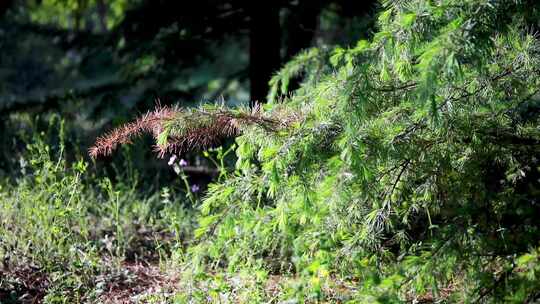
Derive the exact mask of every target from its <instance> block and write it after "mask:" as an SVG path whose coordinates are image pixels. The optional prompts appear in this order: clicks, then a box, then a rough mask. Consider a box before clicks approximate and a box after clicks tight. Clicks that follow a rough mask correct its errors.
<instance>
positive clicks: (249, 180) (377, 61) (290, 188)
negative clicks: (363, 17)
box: [91, 0, 540, 303]
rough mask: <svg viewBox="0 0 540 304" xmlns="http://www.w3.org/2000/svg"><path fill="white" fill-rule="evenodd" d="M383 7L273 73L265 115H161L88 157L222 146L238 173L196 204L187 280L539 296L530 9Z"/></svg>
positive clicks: (533, 13)
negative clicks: (359, 31) (329, 44)
mask: <svg viewBox="0 0 540 304" xmlns="http://www.w3.org/2000/svg"><path fill="white" fill-rule="evenodd" d="M382 7H383V9H382V11H381V13H380V15H379V21H378V26H379V27H378V31H377V32H376V33H375V34H374V36H373V39H372V40H370V41H366V40H362V41H359V42H358V43H357V45H355V46H353V47H350V48H343V47H336V48H334V49H333V51H331V52H328V51H325V50H318V49H313V50H308V51H305V52H304V53H302V54H300V55H299V56H298V57H297V58H296V59H294V60H293V61H291V62H290V63H288V64H287V65H285V67H284V69H283V70H281V71H280V72H278V73H277V74H276V76H275V77H274V78H273V79H272V81H271V82H270V83H271V84H272V89H271V92H270V94H269V100H268V104H265V105H264V106H262V107H256V108H255V109H253V110H247V109H226V108H224V107H223V106H210V105H208V106H204V107H202V108H201V109H198V110H189V111H186V110H183V109H180V108H164V109H158V110H157V112H156V113H162V112H163V111H165V112H166V113H167V114H168V115H167V116H166V117H162V116H160V117H154V118H155V119H153V120H152V121H151V123H146V122H145V121H146V120H145V119H146V118H147V117H148V116H146V117H143V118H141V119H140V120H138V121H137V122H135V123H134V124H132V125H127V126H126V127H124V128H121V129H119V130H118V131H115V132H113V133H112V135H110V136H105V137H103V138H101V139H99V140H98V142H97V145H96V147H94V148H93V149H92V150H91V153H92V155H93V156H98V155H100V154H108V153H110V152H111V151H112V149H113V148H114V147H115V146H116V145H117V144H120V143H125V142H128V140H129V138H130V136H132V135H136V134H137V133H139V132H140V131H150V132H151V133H152V134H153V135H154V137H155V139H156V150H157V151H158V152H160V155H161V156H163V155H164V154H167V153H177V152H179V151H181V150H182V149H184V148H186V147H187V148H201V149H205V148H207V147H208V146H212V145H215V144H218V143H219V140H220V139H222V138H223V137H226V136H237V137H236V144H237V146H238V147H237V149H236V156H237V163H236V166H235V168H234V169H233V170H229V172H228V174H227V178H226V179H224V180H223V181H221V182H219V183H215V184H213V185H211V186H210V187H209V189H208V193H207V196H206V198H205V199H204V200H203V201H202V203H201V204H200V206H199V210H200V214H199V216H198V227H197V229H196V230H195V241H194V244H193V245H192V246H191V247H190V248H189V250H188V254H187V258H186V262H187V263H188V264H189V266H190V267H193V268H194V269H195V270H196V272H197V271H199V272H204V271H221V270H223V269H226V270H227V271H228V272H229V273H238V272H240V271H242V270H243V269H246V268H250V267H253V269H256V268H257V267H262V269H264V271H266V272H267V273H269V274H289V275H294V276H296V277H299V278H301V282H302V283H301V284H304V285H303V286H304V287H302V288H299V289H297V290H296V291H295V292H293V294H291V295H290V297H293V298H295V297H296V298H297V299H300V301H318V300H331V298H330V294H329V293H328V292H325V291H324V288H322V286H323V285H324V282H325V281H333V282H338V281H340V280H344V281H345V282H347V284H348V285H349V286H350V285H352V286H353V287H352V288H350V289H349V291H350V292H348V293H347V292H345V296H344V297H345V299H346V300H351V301H353V302H358V303H363V302H375V301H379V302H401V301H433V300H437V301H449V302H454V301H464V302H505V301H515V302H524V301H525V302H527V301H531V302H532V301H535V300H538V298H539V297H540V280H539V279H538V277H537V274H538V269H539V266H538V263H537V262H538V253H537V251H538V248H539V246H540V243H539V241H540V237H539V234H538V233H539V228H540V226H539V222H538V220H537V218H536V217H537V215H538V214H540V212H539V211H540V210H539V208H540V207H539V206H540V205H539V201H538V198H539V197H540V196H539V195H538V194H539V190H540V171H539V167H540V161H539V159H538V155H539V152H540V129H539V117H538V114H539V113H540V111H538V109H539V104H540V103H539V102H540V101H539V99H538V98H539V91H540V82H539V81H540V77H539V76H540V71H539V70H538V65H539V63H540V53H539V52H540V47H539V41H538V38H537V36H536V35H535V33H531V32H530V31H529V28H530V26H531V23H530V22H531V20H536V19H535V18H537V17H538V10H539V7H538V4H537V3H536V2H534V1H484V0H467V1H454V0H441V1H425V0H414V1H383V3H382ZM302 73H304V76H305V80H304V82H303V84H302V85H301V87H300V88H299V89H298V90H296V91H295V92H294V93H293V94H292V95H290V96H289V97H286V96H287V94H288V82H289V79H290V78H291V77H294V76H297V75H299V74H302ZM141 124H142V125H144V126H151V128H148V127H145V128H146V129H141V128H138V129H133V128H132V127H133V126H141ZM119 134H120V135H121V136H118V135H119ZM261 265H262V266H261ZM285 294H286V293H284V295H285Z"/></svg>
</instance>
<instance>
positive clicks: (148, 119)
mask: <svg viewBox="0 0 540 304" xmlns="http://www.w3.org/2000/svg"><path fill="white" fill-rule="evenodd" d="M288 123H289V122H288V120H279V119H276V118H273V117H270V116H268V117H267V116H264V115H263V114H262V110H261V108H260V107H259V106H258V105H257V106H255V107H254V108H253V109H251V110H246V109H238V110H233V109H227V108H225V107H223V106H221V107H212V106H206V107H202V108H197V109H184V108H177V107H169V106H159V105H158V106H157V108H156V109H155V110H154V111H151V112H148V113H146V114H145V115H143V116H141V117H140V118H138V119H136V120H135V121H133V122H130V123H127V124H125V125H123V126H121V127H119V128H116V129H114V130H112V131H110V132H109V133H107V134H105V135H104V136H101V137H99V138H98V139H97V140H96V143H95V144H94V146H93V147H91V148H90V149H89V154H90V156H91V157H92V158H97V157H98V156H107V155H110V154H112V152H113V151H114V150H115V149H116V148H117V146H118V145H122V144H129V143H131V141H132V139H133V138H134V137H137V136H140V135H142V134H143V133H149V134H151V135H152V137H154V139H155V140H156V145H155V146H154V150H155V151H156V152H157V153H158V154H159V156H160V157H163V156H164V155H165V154H166V153H176V152H181V151H186V150H197V149H207V148H210V147H212V146H215V145H218V144H219V143H220V142H221V141H222V140H223V139H225V138H230V137H235V136H238V135H240V134H241V133H242V130H243V129H244V128H246V127H248V126H257V127H259V128H261V129H262V130H265V131H267V132H274V131H277V130H278V129H279V128H281V127H284V126H286V125H287V124H288Z"/></svg>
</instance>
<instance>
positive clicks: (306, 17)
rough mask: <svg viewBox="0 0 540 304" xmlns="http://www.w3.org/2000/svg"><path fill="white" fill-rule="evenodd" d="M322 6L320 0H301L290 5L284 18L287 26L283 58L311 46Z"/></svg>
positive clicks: (288, 57) (286, 58)
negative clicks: (295, 4)
mask: <svg viewBox="0 0 540 304" xmlns="http://www.w3.org/2000/svg"><path fill="white" fill-rule="evenodd" d="M322 8H323V1H322V0H303V1H300V2H299V4H298V5H297V6H294V7H291V9H290V12H289V14H288V15H287V17H286V19H285V20H284V23H285V27H286V28H287V39H286V43H285V47H286V51H285V58H284V59H285V60H289V59H291V57H293V56H294V55H296V54H298V52H300V51H301V50H303V49H305V48H308V47H310V46H311V44H312V42H313V37H314V35H315V31H316V30H317V26H318V21H319V15H320V14H321V10H322Z"/></svg>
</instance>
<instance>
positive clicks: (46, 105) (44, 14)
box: [0, 0, 376, 182]
mask: <svg viewBox="0 0 540 304" xmlns="http://www.w3.org/2000/svg"><path fill="white" fill-rule="evenodd" d="M375 6H376V4H375V1H355V0H333V1H322V0H296V1H290V0H279V1H249V0H231V1H222V0H198V1H178V0H138V1H135V0H133V1H129V0H114V1H106V0H7V1H6V0H4V1H0V137H1V139H0V143H1V149H0V150H1V151H0V176H2V175H14V174H17V172H18V168H19V165H20V164H19V163H20V161H21V156H20V155H19V153H21V151H22V150H24V146H25V144H26V143H27V142H28V141H31V137H32V136H33V135H32V134H35V133H36V132H37V131H48V133H47V134H50V133H51V135H50V141H51V143H52V145H53V146H54V143H55V141H56V140H57V139H55V138H56V137H58V136H56V135H55V134H54V133H55V131H57V130H48V128H50V127H48V126H49V125H50V124H49V123H48V122H49V121H50V119H51V117H54V116H55V115H56V116H57V117H61V118H63V119H64V120H65V121H66V130H67V135H66V136H67V137H68V141H67V143H68V145H67V151H69V155H71V156H72V157H73V158H74V159H75V158H77V157H79V156H81V157H82V156H83V155H84V157H86V156H85V155H86V153H85V152H86V149H87V148H88V147H89V146H90V145H91V143H92V141H93V140H94V139H95V137H96V136H97V135H98V134H101V133H102V132H104V131H105V130H108V129H110V128H112V127H114V126H117V125H119V124H121V123H123V122H125V121H127V120H129V119H132V118H134V117H135V116H137V115H139V114H141V113H144V112H146V111H148V110H149V109H151V108H153V107H154V105H155V103H156V101H157V100H159V102H160V103H161V104H179V105H182V106H195V105H198V104H200V103H201V102H209V101H210V102H213V101H216V100H223V101H225V102H226V103H228V104H230V105H239V104H248V103H250V101H251V102H253V101H259V102H264V101H265V97H266V94H267V91H268V81H269V79H270V78H271V76H272V74H273V73H275V72H276V71H277V70H278V69H279V68H280V66H281V65H282V64H283V63H284V62H286V61H287V60H289V59H290V58H291V57H292V56H294V55H295V54H297V53H298V52H299V51H300V50H302V49H305V48H308V47H310V46H314V45H317V46H325V45H328V46H332V45H334V44H341V45H348V44H352V43H355V42H356V41H357V39H358V38H360V37H367V36H369V35H370V33H371V32H372V30H373V25H374V20H373V19H374V18H373V12H374V10H375ZM294 87H295V84H294V83H293V85H292V86H291V89H294ZM141 141H146V142H147V144H148V143H150V141H149V139H142V140H141ZM151 154H152V152H151V149H150V148H148V145H134V146H132V147H129V148H124V150H123V152H120V153H118V155H115V156H113V157H112V158H107V159H101V160H99V161H98V162H97V166H100V167H103V168H105V169H106V170H108V171H111V170H113V171H114V168H115V167H116V168H117V167H122V166H123V165H124V164H125V163H126V161H129V162H130V163H131V164H133V165H134V167H136V168H139V170H140V171H141V172H142V176H143V179H145V180H148V181H151V182H156V181H157V180H159V179H160V178H161V177H160V176H162V175H163V170H161V169H162V167H163V166H164V164H162V163H160V162H156V161H151V162H149V161H148V159H150V158H152V157H153V156H152V155H151ZM185 157H186V158H189V159H191V160H192V161H193V162H195V161H196V159H197V157H196V156H195V155H186V156H185ZM197 164H198V165H200V164H199V163H198V162H197ZM121 171H122V170H121ZM201 172H203V173H201ZM205 172H206V171H204V170H202V171H201V170H196V171H195V172H194V174H199V175H203V176H200V178H203V179H204V178H210V176H205V175H208V174H207V173H205ZM165 175H167V174H165ZM163 178H170V176H164V177H163Z"/></svg>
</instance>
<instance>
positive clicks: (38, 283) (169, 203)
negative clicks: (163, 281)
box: [0, 120, 193, 303]
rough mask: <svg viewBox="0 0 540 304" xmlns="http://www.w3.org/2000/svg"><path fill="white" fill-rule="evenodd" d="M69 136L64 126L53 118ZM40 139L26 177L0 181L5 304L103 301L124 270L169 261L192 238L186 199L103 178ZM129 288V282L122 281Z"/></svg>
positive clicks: (0, 286) (31, 150)
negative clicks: (145, 191)
mask: <svg viewBox="0 0 540 304" xmlns="http://www.w3.org/2000/svg"><path fill="white" fill-rule="evenodd" d="M52 123H53V124H54V126H55V127H56V128H58V129H59V130H60V132H59V134H60V136H61V135H62V134H63V131H62V129H63V127H64V124H63V123H62V122H58V120H52ZM46 137H48V135H47V134H45V133H41V134H40V133H35V134H34V136H33V139H32V140H31V141H30V143H29V144H28V145H27V146H26V149H25V152H24V153H23V154H22V155H21V159H20V164H21V167H20V170H21V173H20V174H18V175H17V174H13V176H18V177H16V178H15V179H7V178H6V179H2V181H1V182H0V302H1V303H19V302H20V301H30V302H32V301H34V302H36V301H37V302H44V303H76V302H100V301H101V300H99V299H100V298H99V297H100V296H101V295H102V294H104V293H105V292H108V291H109V290H110V289H111V288H112V287H111V286H115V284H119V283H117V281H119V280H127V281H128V282H129V278H128V277H126V274H125V272H126V270H125V269H124V268H125V265H130V264H138V263H142V262H144V263H153V264H156V265H159V264H161V263H167V261H168V260H169V259H170V258H171V252H173V251H175V250H177V249H178V248H181V247H182V246H183V244H185V243H186V242H187V240H188V239H190V238H191V237H190V235H191V234H192V232H191V231H192V226H193V219H192V216H191V213H192V212H191V211H190V208H189V204H186V200H185V199H186V198H185V197H184V196H178V195H175V194H174V193H172V190H170V189H168V188H164V189H162V190H161V191H157V192H156V193H154V194H148V193H142V192H141V191H140V189H139V188H138V185H137V184H136V183H135V182H134V181H135V179H134V178H127V177H125V176H120V177H118V178H117V179H118V180H120V181H126V180H127V181H128V182H127V183H126V182H116V183H113V182H111V180H110V179H108V178H101V179H99V178H97V177H96V173H95V172H92V171H90V170H89V165H88V163H86V162H85V161H83V160H82V159H79V160H77V161H74V162H69V161H67V160H66V156H65V155H64V143H63V142H64V140H63V138H60V139H59V140H58V143H59V145H58V146H54V147H51V146H49V145H48V144H47V143H46ZM122 284H127V283H122Z"/></svg>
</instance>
